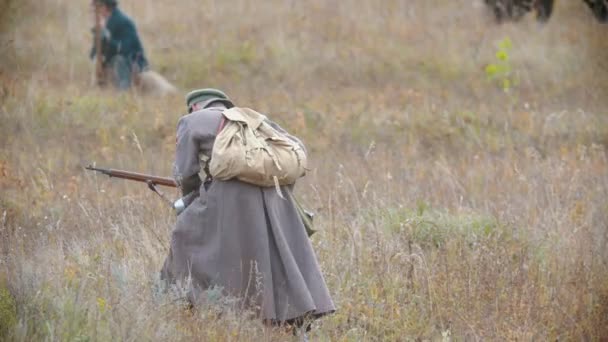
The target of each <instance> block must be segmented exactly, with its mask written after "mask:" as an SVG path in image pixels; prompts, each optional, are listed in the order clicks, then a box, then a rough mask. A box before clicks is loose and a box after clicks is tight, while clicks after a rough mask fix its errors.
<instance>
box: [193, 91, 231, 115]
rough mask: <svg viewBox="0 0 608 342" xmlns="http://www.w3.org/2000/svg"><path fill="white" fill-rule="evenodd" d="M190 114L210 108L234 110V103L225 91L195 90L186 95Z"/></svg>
mask: <svg viewBox="0 0 608 342" xmlns="http://www.w3.org/2000/svg"><path fill="white" fill-rule="evenodd" d="M186 106H187V107H188V113H192V112H195V111H197V110H201V109H205V108H209V107H225V108H232V107H234V103H232V100H230V98H229V97H228V95H226V94H225V93H224V92H223V91H221V90H219V89H213V88H205V89H197V90H193V91H191V92H189V93H188V95H186Z"/></svg>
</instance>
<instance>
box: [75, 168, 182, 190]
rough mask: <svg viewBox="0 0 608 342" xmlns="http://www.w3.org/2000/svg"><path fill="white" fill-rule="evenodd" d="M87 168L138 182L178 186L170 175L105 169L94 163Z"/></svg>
mask: <svg viewBox="0 0 608 342" xmlns="http://www.w3.org/2000/svg"><path fill="white" fill-rule="evenodd" d="M85 169H87V170H91V171H97V172H100V173H103V174H104V175H107V176H109V177H116V178H122V179H128V180H132V181H136V182H142V183H146V184H148V186H150V185H164V186H168V187H172V188H177V183H176V182H175V180H173V178H169V177H159V176H153V175H147V174H145V173H138V172H131V171H123V170H115V169H103V168H96V167H93V166H92V165H89V166H87V167H86V168H85Z"/></svg>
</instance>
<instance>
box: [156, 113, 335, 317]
mask: <svg viewBox="0 0 608 342" xmlns="http://www.w3.org/2000/svg"><path fill="white" fill-rule="evenodd" d="M222 110H223V108H214V107H212V108H207V109H203V110H200V111H196V112H193V113H191V114H188V115H186V116H184V117H182V118H181V119H180V121H179V123H178V127H177V151H176V161H175V165H174V173H175V177H176V180H177V181H178V182H182V190H183V191H184V192H185V193H188V192H189V191H190V190H195V191H196V190H198V191H199V196H198V197H197V198H196V199H195V200H194V201H193V202H192V204H190V205H189V206H188V207H187V208H186V209H185V210H184V211H183V212H182V213H181V214H180V215H179V216H178V218H177V223H176V227H175V229H174V231H173V233H172V237H171V248H170V251H169V255H168V257H167V259H166V260H165V263H164V265H163V269H162V272H161V276H162V277H163V278H164V279H165V280H167V281H169V282H171V283H175V282H182V283H183V281H184V280H187V281H186V283H188V281H189V282H190V285H189V286H188V296H189V299H190V301H192V302H195V303H196V302H199V301H200V300H201V299H202V297H201V296H204V292H203V291H204V290H205V289H208V288H210V287H219V288H221V289H223V292H224V294H226V295H228V296H231V297H237V298H239V299H240V301H242V303H245V305H246V307H248V308H250V309H252V310H254V311H255V312H258V313H259V315H260V318H262V319H264V320H270V321H273V322H289V321H291V320H297V319H301V318H304V317H311V318H316V317H319V316H322V315H324V314H327V313H330V312H333V311H334V310H335V307H334V303H333V302H332V299H331V297H330V295H329V291H328V289H327V286H326V285H325V280H324V279H323V275H322V274H321V270H320V269H319V265H318V263H317V259H316V256H315V253H314V251H313V248H312V245H311V243H310V240H309V238H308V236H307V234H306V231H305V228H304V225H303V223H302V220H301V219H300V217H299V216H298V212H297V209H296V207H295V205H294V200H293V197H292V193H291V187H290V186H283V187H281V190H282V194H283V197H284V198H281V197H280V196H279V194H278V192H277V190H276V189H275V188H274V187H269V188H264V187H259V186H255V185H251V184H247V183H243V182H241V181H238V180H228V181H219V180H212V181H211V182H210V183H209V184H207V185H206V186H205V185H202V184H200V182H198V178H197V175H198V174H199V173H200V177H201V179H205V172H204V171H203V170H201V163H200V157H199V155H200V153H203V154H204V155H207V156H211V151H212V148H213V143H214V141H215V136H216V134H217V130H218V127H219V125H220V121H221V117H222V114H221V113H222ZM273 126H274V127H275V128H276V129H279V130H281V131H283V130H282V129H281V128H280V127H278V126H277V125H276V124H273ZM294 139H295V140H296V141H298V142H299V143H300V144H301V142H300V141H299V140H297V139H296V138H294ZM192 179H196V182H192V181H191V180H192ZM193 183H194V184H196V185H195V186H192V185H190V184H193ZM199 184H200V185H199ZM188 187H193V189H188ZM194 188H197V189H194Z"/></svg>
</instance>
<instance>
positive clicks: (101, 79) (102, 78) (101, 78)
mask: <svg viewBox="0 0 608 342" xmlns="http://www.w3.org/2000/svg"><path fill="white" fill-rule="evenodd" d="M94 6H95V76H96V78H97V85H99V86H103V85H105V84H106V74H105V72H104V70H103V54H102V51H101V33H102V30H103V27H101V25H99V22H100V19H101V13H99V7H97V5H94Z"/></svg>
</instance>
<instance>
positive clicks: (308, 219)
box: [85, 165, 316, 236]
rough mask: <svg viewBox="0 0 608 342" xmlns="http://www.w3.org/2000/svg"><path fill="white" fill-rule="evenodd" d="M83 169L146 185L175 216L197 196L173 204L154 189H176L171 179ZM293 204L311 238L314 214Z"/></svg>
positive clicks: (129, 172)
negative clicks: (157, 187) (170, 208)
mask: <svg viewBox="0 0 608 342" xmlns="http://www.w3.org/2000/svg"><path fill="white" fill-rule="evenodd" d="M85 169H87V170H91V171H96V172H100V173H102V174H104V175H107V176H109V177H115V178H122V179H127V180H132V181H136V182H142V183H146V184H148V188H149V189H150V190H152V191H154V192H155V193H156V194H157V195H159V196H160V197H161V198H162V199H163V200H165V201H166V202H168V203H169V204H170V205H171V207H172V208H173V209H175V211H176V213H177V215H179V214H180V213H181V212H182V211H184V209H186V207H188V206H189V205H190V204H191V203H192V202H193V201H194V200H195V199H196V197H198V195H199V193H198V191H192V192H190V193H189V194H187V195H185V196H184V197H182V198H180V199H178V200H177V201H175V202H173V201H171V200H169V199H168V198H167V197H166V196H165V194H163V193H162V192H161V191H159V190H158V189H156V185H164V186H167V187H172V188H177V187H178V185H177V183H176V182H175V181H174V180H173V179H172V178H168V177H159V176H153V175H147V174H145V173H138V172H131V171H123V170H116V169H104V168H97V167H93V166H92V165H89V166H87V167H85ZM294 202H295V205H296V209H297V211H298V215H299V216H300V217H301V218H302V223H303V224H304V227H305V228H306V233H307V234H308V236H311V235H312V234H314V233H315V232H316V230H314V229H313V226H312V225H313V223H312V222H313V217H314V214H313V213H311V212H310V211H308V210H306V209H304V208H303V207H302V205H300V202H298V200H297V199H295V198H294Z"/></svg>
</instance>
